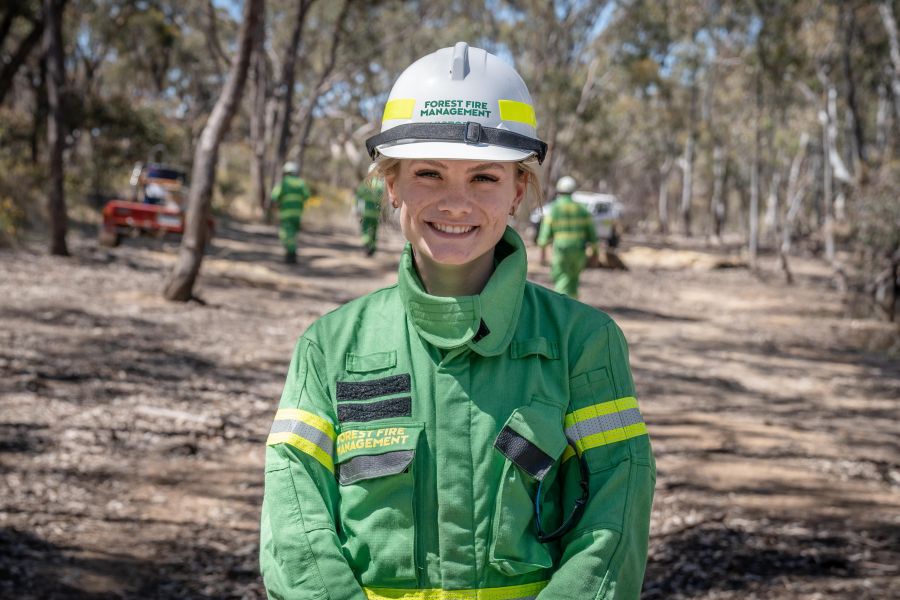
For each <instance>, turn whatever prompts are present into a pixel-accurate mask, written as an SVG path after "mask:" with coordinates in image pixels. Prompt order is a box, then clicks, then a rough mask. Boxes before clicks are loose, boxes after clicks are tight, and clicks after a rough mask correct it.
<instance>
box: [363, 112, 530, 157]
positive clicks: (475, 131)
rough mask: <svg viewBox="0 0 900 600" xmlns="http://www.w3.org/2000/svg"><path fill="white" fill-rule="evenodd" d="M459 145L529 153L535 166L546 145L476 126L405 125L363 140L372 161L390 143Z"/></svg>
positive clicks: (517, 135) (454, 124) (502, 130)
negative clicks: (458, 143) (426, 142)
mask: <svg viewBox="0 0 900 600" xmlns="http://www.w3.org/2000/svg"><path fill="white" fill-rule="evenodd" d="M424 141H429V142H430V141H435V142H463V143H466V144H490V145H492V146H503V147H504V148H512V149H514V150H522V151H523V152H533V153H534V155H535V156H536V157H537V160H538V163H542V162H544V157H545V156H546V155H547V144H546V142H542V141H541V140H538V139H535V138H530V137H528V136H527V135H522V134H520V133H516V132H514V131H507V130H505V129H497V128H495V127H482V126H481V124H480V123H475V122H473V121H469V122H468V123H407V124H405V125H398V126H397V127H392V128H391V129H388V130H387V131H383V132H381V133H379V134H377V135H373V136H372V137H370V138H369V139H367V140H366V150H367V151H368V152H369V156H370V157H371V158H372V159H373V160H374V159H375V157H376V156H377V154H378V146H380V145H382V144H388V143H391V142H407V143H409V142H424Z"/></svg>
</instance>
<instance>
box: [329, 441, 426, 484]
mask: <svg viewBox="0 0 900 600" xmlns="http://www.w3.org/2000/svg"><path fill="white" fill-rule="evenodd" d="M414 454H415V451H414V450H396V451H394V452H386V453H384V454H376V455H371V454H361V455H359V456H354V457H353V458H351V459H350V460H348V461H345V462H342V463H341V464H339V465H338V482H340V484H341V485H350V484H351V483H356V482H357V481H362V480H364V479H374V478H375V477H383V476H385V475H396V474H397V473H402V472H403V471H404V470H405V469H406V467H408V466H409V464H410V463H411V462H412V459H413V455H414Z"/></svg>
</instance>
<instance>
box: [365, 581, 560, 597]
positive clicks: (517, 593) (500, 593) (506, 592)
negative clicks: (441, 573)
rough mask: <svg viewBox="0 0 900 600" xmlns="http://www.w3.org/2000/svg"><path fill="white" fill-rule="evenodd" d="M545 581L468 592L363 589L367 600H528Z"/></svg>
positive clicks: (544, 584)
mask: <svg viewBox="0 0 900 600" xmlns="http://www.w3.org/2000/svg"><path fill="white" fill-rule="evenodd" d="M548 583H549V582H547V581H538V582H537V583H526V584H524V585H510V586H506V587H495V588H482V589H470V590H439V589H429V590H404V589H391V588H364V589H365V592H366V596H367V597H368V598H369V600H530V599H533V598H536V597H537V595H538V594H539V593H540V591H541V590H543V589H544V588H545V587H547V584H548Z"/></svg>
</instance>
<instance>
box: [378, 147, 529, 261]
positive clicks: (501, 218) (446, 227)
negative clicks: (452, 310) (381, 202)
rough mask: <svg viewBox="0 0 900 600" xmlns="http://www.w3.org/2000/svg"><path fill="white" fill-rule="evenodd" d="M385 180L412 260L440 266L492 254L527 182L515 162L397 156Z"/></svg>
mask: <svg viewBox="0 0 900 600" xmlns="http://www.w3.org/2000/svg"><path fill="white" fill-rule="evenodd" d="M385 182H386V184H387V191H388V196H389V197H390V199H391V203H392V204H393V205H394V206H395V207H399V208H400V225H401V228H402V229H403V235H404V236H405V237H406V239H407V240H409V241H410V243H411V244H412V247H413V249H414V250H415V252H416V257H417V260H424V261H427V262H429V263H433V264H436V265H442V266H465V265H470V264H473V263H475V261H477V260H478V259H479V258H484V257H485V256H490V257H492V256H493V255H492V254H490V253H491V252H492V251H493V249H494V246H495V245H496V244H497V242H499V241H500V238H501V237H503V232H504V231H505V229H506V220H507V217H508V216H509V215H510V214H511V213H512V212H515V209H516V208H517V207H518V205H519V202H521V201H522V198H523V196H524V195H525V187H526V183H527V181H526V177H525V176H524V175H521V174H519V172H518V169H517V167H516V164H515V163H509V162H483V161H477V160H424V159H404V160H401V161H400V162H399V166H398V168H397V170H396V171H394V172H393V173H391V174H389V175H387V176H386V177H385ZM491 260H492V258H491Z"/></svg>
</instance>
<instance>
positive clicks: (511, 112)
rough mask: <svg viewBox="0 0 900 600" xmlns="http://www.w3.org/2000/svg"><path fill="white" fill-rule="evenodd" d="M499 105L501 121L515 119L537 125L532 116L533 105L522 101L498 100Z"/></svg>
mask: <svg viewBox="0 0 900 600" xmlns="http://www.w3.org/2000/svg"><path fill="white" fill-rule="evenodd" d="M497 104H499V105H500V119H501V120H502V121H516V122H517V123H525V124H526V125H531V126H532V127H537V119H536V118H535V116H534V107H533V106H531V105H530V104H525V103H524V102H517V101H515V100H498V101H497Z"/></svg>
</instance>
